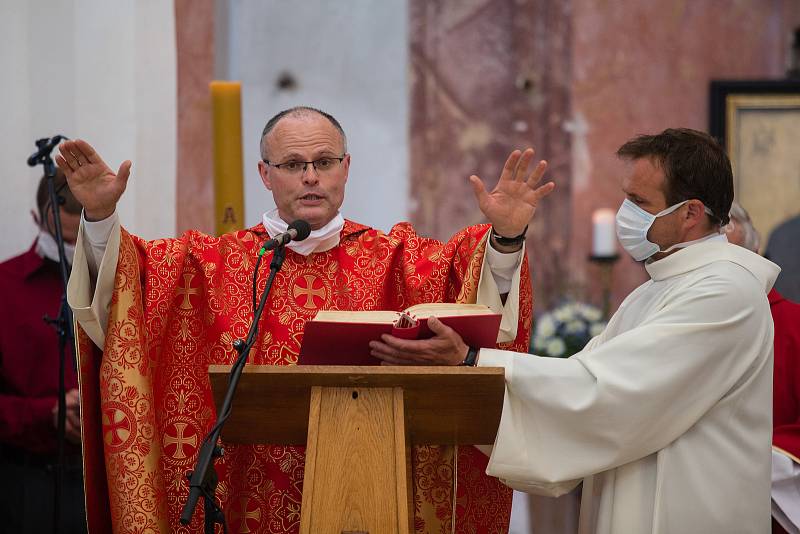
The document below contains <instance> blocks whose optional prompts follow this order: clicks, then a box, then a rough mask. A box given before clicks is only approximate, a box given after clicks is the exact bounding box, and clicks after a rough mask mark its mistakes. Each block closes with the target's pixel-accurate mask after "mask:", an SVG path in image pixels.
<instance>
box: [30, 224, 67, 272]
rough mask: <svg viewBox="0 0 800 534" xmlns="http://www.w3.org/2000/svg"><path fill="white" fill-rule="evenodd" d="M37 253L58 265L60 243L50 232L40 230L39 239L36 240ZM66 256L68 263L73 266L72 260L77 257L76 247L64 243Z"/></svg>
mask: <svg viewBox="0 0 800 534" xmlns="http://www.w3.org/2000/svg"><path fill="white" fill-rule="evenodd" d="M36 253H37V254H39V256H41V257H43V258H47V259H48V260H52V261H54V262H56V263H58V243H56V239H55V238H54V237H53V236H52V235H50V232H46V231H44V230H39V237H38V238H37V239H36ZM64 254H65V255H66V257H67V263H68V264H70V265H72V258H74V257H75V245H73V244H70V243H64Z"/></svg>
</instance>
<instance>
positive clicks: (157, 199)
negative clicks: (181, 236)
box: [0, 0, 176, 259]
mask: <svg viewBox="0 0 800 534" xmlns="http://www.w3.org/2000/svg"><path fill="white" fill-rule="evenodd" d="M0 35H1V36H2V37H1V38H0V39H2V45H1V46H0V72H2V73H3V80H2V84H0V116H2V117H3V120H0V139H2V143H0V174H2V177H3V178H2V179H3V194H2V209H0V225H2V228H3V229H4V234H5V238H4V239H2V240H0V258H2V259H4V258H7V257H9V256H11V255H13V254H16V253H18V252H20V251H22V250H24V249H25V248H27V247H28V246H29V245H30V243H31V240H32V239H33V236H34V235H35V234H36V229H35V228H34V226H33V224H32V223H31V222H30V216H29V215H28V212H29V211H30V209H31V208H32V207H33V206H34V205H35V200H34V198H33V197H34V194H35V191H36V185H37V182H38V177H39V176H41V174H42V170H41V168H37V169H31V168H30V167H27V165H26V162H25V160H26V159H27V157H28V156H29V155H30V154H31V153H32V152H34V149H35V146H34V140H35V139H37V138H40V137H50V136H52V135H55V134H57V133H60V134H64V135H66V136H68V137H72V138H76V137H81V138H84V139H86V140H88V141H89V142H90V143H92V144H93V145H94V146H95V148H96V149H97V151H98V152H99V153H100V154H101V155H102V156H103V157H104V159H105V160H106V161H107V162H108V163H109V165H110V166H111V167H113V168H114V169H116V168H117V167H118V166H119V164H120V163H121V162H122V161H123V160H125V159H131V160H132V161H133V175H132V178H131V180H130V182H129V185H128V190H127V191H126V193H125V195H124V196H123V199H122V201H121V203H120V206H119V212H120V216H121V217H122V220H123V223H124V224H125V226H126V227H127V228H129V229H130V230H132V231H133V232H135V233H137V234H138V235H141V236H143V237H147V238H153V237H159V236H165V235H173V234H174V232H175V146H176V142H175V124H176V102H175V96H176V82H175V72H176V68H175V19H174V10H173V6H172V2H170V1H163V0H139V1H134V0H125V1H114V2H107V1H104V0H59V1H57V2H53V1H45V0H0Z"/></svg>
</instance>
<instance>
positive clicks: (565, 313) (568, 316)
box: [553, 304, 575, 323]
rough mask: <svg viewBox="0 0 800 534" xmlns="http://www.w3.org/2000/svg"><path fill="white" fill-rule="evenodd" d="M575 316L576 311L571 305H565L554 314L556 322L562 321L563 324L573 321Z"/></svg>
mask: <svg viewBox="0 0 800 534" xmlns="http://www.w3.org/2000/svg"><path fill="white" fill-rule="evenodd" d="M574 316H575V309H574V307H573V306H572V305H571V304H565V305H563V306H561V307H559V308H557V309H556V310H555V311H554V312H553V317H555V318H556V321H560V322H562V323H566V322H568V321H571V320H572V318H573V317H574Z"/></svg>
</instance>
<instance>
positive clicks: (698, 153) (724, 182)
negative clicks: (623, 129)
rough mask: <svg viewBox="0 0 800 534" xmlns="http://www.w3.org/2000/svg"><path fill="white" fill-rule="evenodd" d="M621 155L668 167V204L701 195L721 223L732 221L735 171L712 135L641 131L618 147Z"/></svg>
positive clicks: (685, 130)
mask: <svg viewBox="0 0 800 534" xmlns="http://www.w3.org/2000/svg"><path fill="white" fill-rule="evenodd" d="M617 156H619V157H621V158H625V159H631V160H637V159H641V158H652V159H653V160H655V162H656V163H657V164H658V165H659V166H660V167H661V170H663V171H664V176H665V180H664V197H665V198H666V200H667V206H672V205H674V204H677V203H678V202H683V201H684V200H691V199H697V200H699V201H701V202H702V203H703V204H705V206H706V207H707V208H708V209H710V210H711V211H712V212H713V213H714V215H712V216H711V218H712V219H713V220H715V221H716V222H717V223H719V224H720V225H724V224H728V221H729V220H730V219H729V216H728V212H730V210H731V203H732V202H733V172H732V171H731V162H730V160H729V159H728V156H727V155H726V154H725V151H724V150H723V149H722V147H721V146H720V145H719V143H717V142H716V141H715V140H714V138H713V137H711V136H710V135H708V134H706V133H703V132H699V131H697V130H690V129H689V128H669V129H667V130H664V131H663V132H661V133H660V134H658V135H639V136H637V137H634V138H633V139H631V140H630V141H628V142H627V143H625V144H624V145H622V146H621V147H619V150H617Z"/></svg>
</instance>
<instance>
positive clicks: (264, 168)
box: [258, 161, 272, 191]
mask: <svg viewBox="0 0 800 534" xmlns="http://www.w3.org/2000/svg"><path fill="white" fill-rule="evenodd" d="M270 170H271V169H270V167H269V165H267V164H266V163H265V162H264V161H259V162H258V174H260V175H261V181H262V182H264V187H266V188H267V189H268V190H269V191H272V177H271V176H270Z"/></svg>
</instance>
